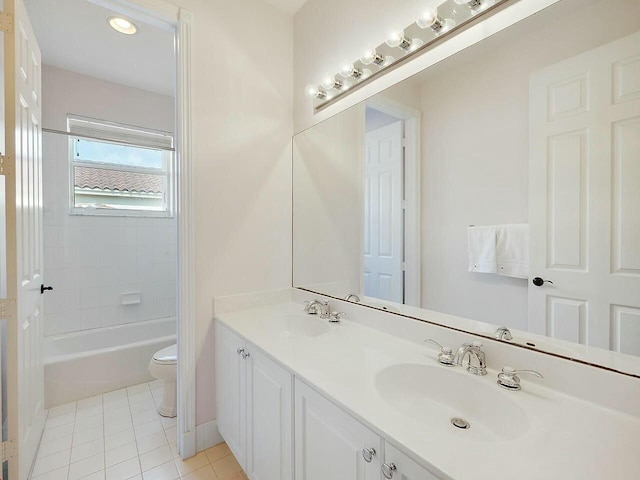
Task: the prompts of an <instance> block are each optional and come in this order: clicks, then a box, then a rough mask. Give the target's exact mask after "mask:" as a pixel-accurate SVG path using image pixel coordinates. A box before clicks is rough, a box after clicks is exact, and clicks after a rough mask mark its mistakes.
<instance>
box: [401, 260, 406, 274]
mask: <svg viewBox="0 0 640 480" xmlns="http://www.w3.org/2000/svg"><path fill="white" fill-rule="evenodd" d="M401 267H402V271H403V272H404V271H406V270H407V264H406V263H405V262H402V264H401Z"/></svg>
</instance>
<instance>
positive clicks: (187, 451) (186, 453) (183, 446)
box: [178, 431, 197, 460]
mask: <svg viewBox="0 0 640 480" xmlns="http://www.w3.org/2000/svg"><path fill="white" fill-rule="evenodd" d="M196 437H197V434H196V431H191V432H187V433H183V434H182V435H181V437H180V442H179V443H178V445H179V453H180V458H182V459H183V460H186V459H187V458H191V457H193V456H194V455H195V454H196Z"/></svg>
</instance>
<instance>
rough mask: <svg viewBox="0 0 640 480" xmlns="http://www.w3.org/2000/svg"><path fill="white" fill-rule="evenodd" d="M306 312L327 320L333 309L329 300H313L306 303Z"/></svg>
mask: <svg viewBox="0 0 640 480" xmlns="http://www.w3.org/2000/svg"><path fill="white" fill-rule="evenodd" d="M304 311H305V312H306V313H307V314H308V315H318V316H319V317H320V318H323V319H327V318H329V316H330V315H331V308H330V307H329V300H324V301H322V302H321V301H320V300H311V301H310V302H304Z"/></svg>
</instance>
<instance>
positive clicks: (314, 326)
mask: <svg viewBox="0 0 640 480" xmlns="http://www.w3.org/2000/svg"><path fill="white" fill-rule="evenodd" d="M279 318H280V319H281V321H282V330H283V331H284V333H285V334H287V335H292V336H297V337H308V338H313V337H319V336H320V335H324V334H325V333H328V332H329V323H328V321H326V320H324V321H323V320H320V319H319V318H316V317H311V316H309V315H282V316H281V317H279Z"/></svg>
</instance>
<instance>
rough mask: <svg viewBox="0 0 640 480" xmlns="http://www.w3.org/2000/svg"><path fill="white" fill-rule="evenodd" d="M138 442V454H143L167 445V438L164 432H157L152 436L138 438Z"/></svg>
mask: <svg viewBox="0 0 640 480" xmlns="http://www.w3.org/2000/svg"><path fill="white" fill-rule="evenodd" d="M136 442H137V443H138V452H139V453H140V454H143V453H147V452H150V451H151V450H155V449H156V448H158V447H162V446H164V445H166V444H167V438H166V437H165V435H164V432H156V433H152V434H151V435H147V436H146V437H142V438H138V439H137V440H136Z"/></svg>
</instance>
